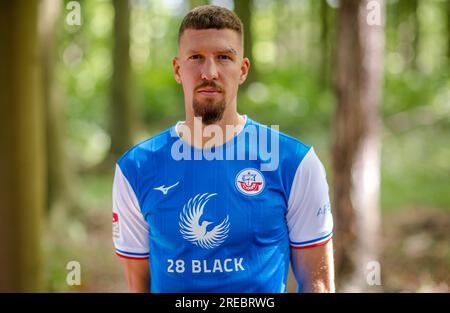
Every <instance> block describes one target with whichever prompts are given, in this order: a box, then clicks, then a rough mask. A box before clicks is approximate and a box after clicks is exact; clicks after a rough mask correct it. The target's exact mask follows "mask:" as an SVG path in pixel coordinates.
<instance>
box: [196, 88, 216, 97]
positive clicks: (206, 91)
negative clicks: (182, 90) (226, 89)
mask: <svg viewBox="0 0 450 313" xmlns="http://www.w3.org/2000/svg"><path fill="white" fill-rule="evenodd" d="M198 93H199V94H201V95H203V96H215V95H218V94H219V93H220V90H218V89H200V90H199V91H198Z"/></svg>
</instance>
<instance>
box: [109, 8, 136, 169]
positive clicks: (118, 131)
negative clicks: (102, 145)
mask: <svg viewBox="0 0 450 313" xmlns="http://www.w3.org/2000/svg"><path fill="white" fill-rule="evenodd" d="M113 4H114V12H115V17H114V48H113V73H112V78H111V124H110V132H111V155H112V157H113V159H114V161H115V160H116V159H117V158H118V157H119V156H120V155H122V154H123V153H124V152H125V151H126V150H128V149H129V148H130V147H131V145H132V144H133V126H132V125H133V104H132V102H133V100H132V93H131V88H132V83H131V65H130V55H129V51H130V7H129V1H128V0H127V1H124V0H113Z"/></svg>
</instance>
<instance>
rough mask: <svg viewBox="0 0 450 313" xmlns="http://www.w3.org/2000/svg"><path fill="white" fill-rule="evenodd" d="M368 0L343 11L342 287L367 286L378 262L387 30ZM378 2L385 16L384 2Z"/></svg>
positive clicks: (336, 185) (337, 145) (338, 193)
mask: <svg viewBox="0 0 450 313" xmlns="http://www.w3.org/2000/svg"><path fill="white" fill-rule="evenodd" d="M368 2H371V3H373V1H369V0H364V1H354V0H342V1H341V5H340V8H339V10H338V28H337V29H338V37H337V39H338V44H337V69H336V71H337V73H336V81H335V83H336V94H337V99H338V103H337V108H336V113H335V119H334V143H333V172H334V177H333V195H334V203H333V205H334V213H335V223H336V227H335V228H336V230H335V260H336V274H337V278H338V287H340V288H342V289H343V290H364V289H366V288H367V287H368V285H367V284H366V281H365V275H366V266H367V264H368V262H369V261H371V260H373V261H379V254H378V252H379V251H378V247H379V224H380V222H379V214H380V213H379V185H380V143H379V129H378V128H379V115H378V103H379V100H380V96H381V90H382V77H383V50H384V30H383V26H376V25H373V26H370V25H369V24H368V22H367V16H368V14H369V12H370V11H368V10H367V4H368ZM377 3H378V4H379V5H380V8H381V10H380V14H382V16H384V15H383V14H384V3H383V1H382V0H378V1H377Z"/></svg>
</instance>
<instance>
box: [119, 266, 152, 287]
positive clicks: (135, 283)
mask: <svg viewBox="0 0 450 313" xmlns="http://www.w3.org/2000/svg"><path fill="white" fill-rule="evenodd" d="M121 259H122V262H123V265H124V269H125V276H126V278H127V283H128V290H129V291H130V292H150V269H149V263H148V262H149V261H148V259H142V260H137V259H136V260H135V259H125V258H121Z"/></svg>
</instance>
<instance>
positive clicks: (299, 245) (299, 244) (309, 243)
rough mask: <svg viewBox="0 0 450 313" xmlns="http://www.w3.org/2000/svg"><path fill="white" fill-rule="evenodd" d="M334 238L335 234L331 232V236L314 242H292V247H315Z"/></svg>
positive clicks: (328, 235)
mask: <svg viewBox="0 0 450 313" xmlns="http://www.w3.org/2000/svg"><path fill="white" fill-rule="evenodd" d="M332 236H333V232H330V233H329V234H327V235H325V236H323V237H320V238H317V239H313V240H308V241H303V242H292V241H291V242H290V244H291V246H294V247H306V246H310V245H314V244H317V243H320V242H323V241H327V240H328V239H330V238H331V237H332Z"/></svg>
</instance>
